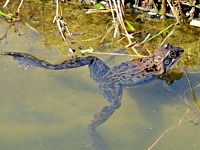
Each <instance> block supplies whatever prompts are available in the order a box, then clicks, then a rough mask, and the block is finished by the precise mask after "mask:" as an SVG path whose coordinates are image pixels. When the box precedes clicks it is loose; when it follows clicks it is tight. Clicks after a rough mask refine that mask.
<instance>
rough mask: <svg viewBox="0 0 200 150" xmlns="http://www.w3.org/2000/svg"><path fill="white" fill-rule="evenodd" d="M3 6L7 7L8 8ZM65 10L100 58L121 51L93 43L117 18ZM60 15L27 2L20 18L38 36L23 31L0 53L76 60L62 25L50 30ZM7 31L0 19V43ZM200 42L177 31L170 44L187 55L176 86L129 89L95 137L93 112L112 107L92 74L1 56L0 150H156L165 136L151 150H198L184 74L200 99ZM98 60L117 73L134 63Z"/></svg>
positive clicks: (189, 32)
mask: <svg viewBox="0 0 200 150" xmlns="http://www.w3.org/2000/svg"><path fill="white" fill-rule="evenodd" d="M0 4H1V6H2V2H1V3H0ZM14 6H15V5H14ZM36 6H37V7H36ZM66 6H68V7H67V8H69V9H67V8H65V9H66V10H65V9H64V8H63V9H64V12H65V11H66V12H65V14H68V13H69V12H70V11H72V10H73V11H74V12H73V13H72V14H70V15H67V16H68V17H66V20H67V22H69V27H70V29H71V30H73V31H79V32H84V33H87V34H83V35H82V36H79V37H77V39H76V40H78V41H81V44H83V45H86V47H87V46H93V47H95V48H98V49H99V50H100V51H102V52H115V51H117V50H119V49H121V48H122V45H121V44H119V43H117V44H113V45H112V44H109V42H110V41H111V40H109V39H108V40H107V41H106V42H105V43H103V44H101V45H99V44H98V40H100V39H98V38H97V40H91V39H92V38H96V37H98V36H99V35H102V34H103V33H106V29H105V25H106V24H107V22H108V21H109V19H111V17H110V15H109V14H106V15H104V16H102V14H94V15H90V16H88V15H85V14H84V12H83V11H82V9H80V8H79V7H77V6H76V7H75V6H74V5H72V6H71V5H67V4H66ZM33 10H34V11H33ZM54 11H55V6H54V5H53V4H52V3H51V2H43V1H40V2H39V3H35V2H34V1H33V2H32V1H28V2H27V3H26V2H25V3H24V6H23V9H22V10H21V13H22V14H23V15H24V16H23V18H24V20H25V21H26V22H27V23H28V24H29V25H30V26H32V27H33V28H34V29H35V30H33V29H32V28H31V27H30V26H28V25H23V24H19V30H20V32H21V33H22V35H21V36H18V35H17V34H16V33H15V32H13V30H12V29H10V30H9V31H8V34H7V39H3V40H2V41H1V43H0V50H1V52H6V51H18V52H28V53H32V54H36V55H39V56H41V57H44V58H46V59H48V60H49V61H51V62H57V61H59V60H63V59H66V57H67V58H69V57H71V54H69V53H68V50H66V49H67V48H66V45H65V44H63V41H62V40H61V37H60V35H59V34H58V30H57V28H56V25H55V24H52V19H53V17H54ZM38 16H39V17H38ZM99 16H102V17H101V18H100V17H99ZM81 17H83V18H81ZM99 20H101V23H99ZM170 21H172V22H173V20H170ZM156 23H157V24H158V21H157V22H156ZM100 24H101V25H100ZM8 26H9V24H8V23H6V22H4V21H3V20H2V19H1V20H0V34H1V36H2V35H3V34H4V33H5V31H6V29H7V28H8ZM135 27H136V28H138V30H142V29H143V28H145V29H151V30H154V32H155V31H156V32H159V31H160V30H161V29H164V27H166V25H165V23H164V24H161V23H160V25H159V26H154V25H153V24H152V23H149V22H148V23H135ZM36 30H37V31H36ZM199 35H200V30H199V29H197V28H193V27H190V28H178V29H177V30H176V31H175V33H174V34H173V35H172V36H171V37H170V38H169V39H168V42H170V43H172V44H173V45H176V46H180V47H183V49H184V50H185V54H184V56H183V58H182V60H181V61H180V63H179V65H178V67H177V68H176V71H175V74H176V79H177V80H176V81H175V83H174V84H173V85H170V86H169V85H166V84H164V83H163V82H162V81H157V82H155V83H152V84H150V85H147V86H142V87H138V88H128V89H124V91H123V97H122V106H121V107H120V108H119V109H118V110H116V111H115V112H114V114H113V115H112V116H111V117H110V118H109V119H108V120H107V121H106V122H105V123H103V124H102V125H101V126H99V127H98V128H97V132H94V133H93V134H89V133H88V131H87V125H88V124H89V123H90V121H91V119H92V118H93V115H94V114H95V112H97V111H98V110H100V109H101V108H102V107H103V106H105V105H107V102H106V101H105V99H104V97H103V96H102V95H101V93H100V92H99V91H98V84H97V83H95V81H93V80H92V79H91V78H90V76H89V71H88V68H87V67H81V68H76V69H72V70H62V71H51V70H45V69H41V68H34V67H32V68H29V69H27V70H24V69H23V68H20V67H18V66H19V65H18V64H17V63H16V61H13V60H12V59H11V58H10V57H4V56H1V57H0V66H1V70H0V73H1V76H0V84H1V86H0V105H1V109H0V149H1V150H27V149H28V150H90V149H98V150H107V149H110V150H121V149H124V150H132V149H136V150H143V149H148V148H150V146H151V145H152V144H153V143H154V142H155V141H156V140H157V139H158V138H159V137H160V136H161V135H163V134H164V133H166V134H165V135H164V137H163V138H161V139H160V140H159V141H158V143H157V144H156V145H155V146H154V147H153V148H152V149H155V150H160V149H162V150H165V149H166V150H169V149H170V150H173V149H182V150H186V149H191V150H197V149H200V143H199V140H200V134H199V130H200V125H199V124H200V114H199V109H198V107H197V106H196V104H195V102H194V100H193V98H192V94H191V91H190V87H189V85H188V80H187V78H186V76H185V75H184V73H182V71H181V70H183V69H185V70H187V71H188V75H189V77H190V79H191V83H192V85H193V87H194V91H195V94H196V96H197V98H198V99H200V87H199V85H200V68H199V62H200V39H199ZM163 36H164V35H163ZM86 39H89V40H86ZM162 39H164V37H162V36H160V37H159V38H158V39H156V41H154V42H149V43H148V44H145V45H144V47H150V50H154V49H155V48H156V47H158V45H159V44H156V43H159V42H160V41H162ZM124 52H127V51H125V50H124ZM98 57H99V58H101V59H102V60H104V61H105V62H106V63H107V64H108V65H110V66H111V67H113V66H115V65H117V64H119V63H121V62H123V61H126V60H130V59H131V58H130V57H125V56H123V57H122V56H115V57H110V56H98ZM180 121H181V123H180ZM179 123H180V124H179Z"/></svg>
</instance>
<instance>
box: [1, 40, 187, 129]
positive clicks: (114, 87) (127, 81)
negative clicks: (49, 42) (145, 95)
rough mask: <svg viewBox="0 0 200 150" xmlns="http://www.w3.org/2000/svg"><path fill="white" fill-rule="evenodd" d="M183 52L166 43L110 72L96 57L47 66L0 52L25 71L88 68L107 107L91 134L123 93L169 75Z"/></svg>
mask: <svg viewBox="0 0 200 150" xmlns="http://www.w3.org/2000/svg"><path fill="white" fill-rule="evenodd" d="M183 53H184V50H183V49H182V48H181V47H175V46H173V45H171V44H169V43H165V44H164V46H162V47H160V48H158V49H157V50H155V52H154V53H153V54H150V55H149V56H146V57H141V58H137V59H133V60H128V61H125V62H122V63H120V64H119V65H116V66H115V67H113V68H110V67H109V66H108V65H107V64H106V63H105V62H104V61H102V60H101V59H99V58H98V57H96V56H82V57H73V58H70V59H68V60H64V61H62V62H61V63H56V64H54V63H51V62H49V61H46V60H45V59H43V58H41V57H39V56H35V55H33V54H28V53H21V52H2V53H1V55H3V56H12V57H13V58H14V60H16V61H18V63H19V65H21V66H22V67H24V68H25V69H27V68H29V67H32V66H33V67H40V68H44V69H50V70H62V69H73V68H78V67H82V66H88V68H89V72H90V77H91V78H92V79H93V80H94V81H96V82H97V83H98V88H99V90H100V92H101V93H102V94H103V96H104V98H105V100H106V101H107V102H108V104H107V105H106V106H104V107H102V109H101V110H99V111H98V112H96V113H95V115H94V117H93V119H92V120H91V123H90V124H89V125H88V128H89V129H91V130H95V129H96V128H97V127H98V126H100V125H101V124H103V123H104V122H105V121H106V120H108V119H109V118H110V117H111V115H112V114H113V113H114V112H115V111H116V110H117V109H118V108H119V107H120V106H121V99H122V93H123V89H124V88H126V87H138V86H143V85H146V84H149V83H151V82H153V81H155V80H159V79H162V76H164V75H165V74H167V73H168V72H170V71H171V70H172V69H173V68H174V66H175V65H176V64H177V62H178V61H179V60H180V59H181V57H182V55H183Z"/></svg>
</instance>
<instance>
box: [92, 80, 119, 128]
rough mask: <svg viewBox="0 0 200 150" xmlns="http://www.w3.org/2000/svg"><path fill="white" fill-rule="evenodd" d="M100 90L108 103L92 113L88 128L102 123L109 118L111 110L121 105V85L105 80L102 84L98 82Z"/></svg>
mask: <svg viewBox="0 0 200 150" xmlns="http://www.w3.org/2000/svg"><path fill="white" fill-rule="evenodd" d="M100 90H101V91H102V93H103V95H104V97H105V99H106V100H107V101H108V103H109V104H108V105H107V106H104V107H103V108H102V109H101V110H100V111H98V112H97V113H96V114H95V115H94V118H93V120H92V122H91V124H89V129H95V128H96V127H97V126H99V125H101V124H102V123H104V122H105V121H106V120H107V119H108V118H110V116H111V115H112V114H113V112H114V111H115V110H116V109H118V108H119V107H120V106H121V98H122V86H121V85H119V84H116V83H109V82H107V83H103V85H101V84H100Z"/></svg>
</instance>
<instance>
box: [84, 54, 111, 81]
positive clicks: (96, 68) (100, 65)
mask: <svg viewBox="0 0 200 150" xmlns="http://www.w3.org/2000/svg"><path fill="white" fill-rule="evenodd" d="M88 67H89V69H90V77H91V78H92V79H93V80H95V81H96V82H98V83H99V82H101V81H102V80H103V77H104V75H105V74H106V73H107V72H108V71H109V70H110V68H109V67H108V65H106V64H105V63H104V62H103V61H102V60H100V59H99V58H97V57H94V56H93V59H91V62H90V64H89V65H88Z"/></svg>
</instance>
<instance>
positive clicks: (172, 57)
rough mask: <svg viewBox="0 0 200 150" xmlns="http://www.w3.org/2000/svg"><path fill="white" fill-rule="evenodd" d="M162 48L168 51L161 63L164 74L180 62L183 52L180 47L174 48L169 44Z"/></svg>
mask: <svg viewBox="0 0 200 150" xmlns="http://www.w3.org/2000/svg"><path fill="white" fill-rule="evenodd" d="M163 48H164V49H166V50H167V51H168V52H167V55H166V57H165V59H164V60H163V63H162V68H163V73H164V74H165V73H166V72H167V71H168V70H169V69H172V68H173V67H174V66H175V64H176V63H177V62H178V61H179V60H180V58H181V57H182V55H183V53H184V50H183V49H182V48H180V47H174V46H172V45H170V44H169V43H166V44H165V45H164V47H163Z"/></svg>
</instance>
